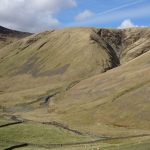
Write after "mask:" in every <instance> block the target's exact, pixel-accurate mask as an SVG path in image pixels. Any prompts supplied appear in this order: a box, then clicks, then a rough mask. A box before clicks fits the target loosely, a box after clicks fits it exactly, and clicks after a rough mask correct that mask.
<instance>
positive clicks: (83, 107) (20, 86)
mask: <svg viewBox="0 0 150 150" xmlns="http://www.w3.org/2000/svg"><path fill="white" fill-rule="evenodd" d="M149 31H150V28H131V29H123V30H117V29H98V28H68V29H61V30H51V31H46V32H43V33H39V34H33V35H30V36H27V37H25V38H22V39H20V40H17V41H16V40H15V41H14V42H12V43H10V44H8V45H7V46H4V47H1V48H0V114H1V116H6V115H10V116H11V115H13V116H19V117H20V118H22V119H26V120H30V121H32V122H30V123H29V124H28V123H27V124H26V123H25V124H23V125H22V124H19V125H14V126H11V127H9V128H8V127H7V128H6V129H5V130H1V133H2V134H3V135H4V136H3V137H2V140H4V141H7V140H9V139H10V138H12V137H15V136H16V137H15V139H16V140H17V141H20V140H21V142H28V141H26V140H28V135H26V131H27V129H30V127H31V126H32V127H31V130H30V131H29V132H31V131H34V130H35V133H36V132H37V131H39V130H40V131H41V133H38V135H37V133H36V134H35V135H34V134H33V136H31V137H30V141H31V142H32V140H33V143H34V140H35V138H34V137H35V136H36V137H37V136H38V137H40V136H41V137H43V139H46V138H47V137H51V135H52V136H53V134H51V135H50V134H48V133H49V132H51V129H49V127H47V126H45V125H44V126H43V125H41V123H43V122H53V121H56V122H58V123H60V124H62V125H64V126H67V127H68V128H70V129H75V130H77V131H81V132H82V133H84V134H86V135H88V136H89V137H88V138H91V136H92V137H93V136H96V137H97V136H98V137H101V136H107V137H112V138H114V137H125V136H126V137H130V136H135V135H145V134H146V135H149V134H150V120H149V117H150V103H149V101H150V99H149V97H150V94H149V93H150V89H149V87H150V77H149V74H150V61H149V60H150V59H149V58H150V51H149V50H150V42H149V40H150V32H149ZM1 122H2V123H3V122H4V123H5V120H4V119H2V121H1ZM1 122H0V124H1ZM36 128H37V130H36ZM40 128H41V129H40ZM47 128H48V129H47ZM16 130H19V132H18V133H17V134H19V133H22V137H21V136H19V135H16V132H14V131H16ZM56 130H59V129H58V128H57V127H56ZM23 131H25V132H23ZM43 132H44V133H47V134H46V135H43ZM58 132H59V133H58V135H59V137H58V138H56V139H57V140H60V141H56V143H57V142H59V143H63V142H64V141H65V142H67V141H69V140H70V141H74V139H75V140H77V141H80V140H82V138H83V141H84V140H86V137H78V136H75V137H72V135H70V133H65V135H64V132H63V133H62V132H60V131H58ZM9 133H11V134H10V135H9ZM52 133H54V132H52ZM56 133H57V132H56ZM24 134H25V135H26V137H25V136H24ZM39 134H40V135H39ZM66 134H67V135H66ZM8 135H9V136H8ZM10 136H12V137H10ZM45 136H46V137H45ZM63 136H64V138H63ZM52 139H53V137H52ZM142 139H143V138H142ZM143 140H144V142H143V143H141V147H143V145H144V146H145V148H147V145H149V142H147V141H146V142H145V138H144V139H143ZM44 141H45V140H44ZM48 142H51V141H49V140H48ZM52 142H54V141H52ZM122 142H123V143H124V140H123V141H122ZM133 143H134V142H133ZM44 144H45V143H44ZM100 145H101V144H100ZM102 145H103V146H104V149H105V143H103V144H102ZM106 145H107V144H106ZM30 146H31V145H30ZM31 147H32V146H31ZM139 147H140V146H139ZM28 148H29V147H28ZM28 148H27V149H28ZM81 148H83V147H82V146H81V147H80V146H79V147H78V148H77V147H74V146H72V149H81ZM88 148H89V147H88ZM115 148H116V145H113V144H110V148H109V145H107V148H106V149H108V150H109V149H115ZM125 148H126V149H129V150H130V149H132V148H133V149H134V148H137V146H136V142H135V145H134V144H133V145H132V144H130V143H129V144H128V143H127V145H122V146H121V149H125ZM24 149H26V148H24ZM43 149H46V148H43ZM62 149H64V147H63V148H62ZM89 149H90V148H89Z"/></svg>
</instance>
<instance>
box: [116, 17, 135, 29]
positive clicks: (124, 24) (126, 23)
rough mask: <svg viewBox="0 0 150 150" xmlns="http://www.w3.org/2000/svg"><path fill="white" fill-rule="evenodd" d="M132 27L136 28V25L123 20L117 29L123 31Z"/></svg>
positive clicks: (128, 20)
mask: <svg viewBox="0 0 150 150" xmlns="http://www.w3.org/2000/svg"><path fill="white" fill-rule="evenodd" d="M133 27H138V25H135V24H134V23H133V22H132V21H131V20H130V19H125V20H123V22H122V23H121V25H120V26H119V27H118V28H119V29H125V28H133Z"/></svg>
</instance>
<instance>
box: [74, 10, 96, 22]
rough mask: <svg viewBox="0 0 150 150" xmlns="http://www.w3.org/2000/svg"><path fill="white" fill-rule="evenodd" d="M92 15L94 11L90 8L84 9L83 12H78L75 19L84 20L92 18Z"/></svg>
mask: <svg viewBox="0 0 150 150" xmlns="http://www.w3.org/2000/svg"><path fill="white" fill-rule="evenodd" d="M92 16H94V13H93V12H91V11H90V10H84V11H83V12H81V13H80V14H78V15H77V16H76V17H75V20H76V21H83V20H86V19H89V18H91V17H92Z"/></svg>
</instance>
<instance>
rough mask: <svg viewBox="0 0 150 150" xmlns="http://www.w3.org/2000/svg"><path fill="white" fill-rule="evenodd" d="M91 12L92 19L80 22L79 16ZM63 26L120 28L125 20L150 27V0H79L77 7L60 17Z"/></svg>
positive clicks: (88, 18)
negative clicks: (87, 11)
mask: <svg viewBox="0 0 150 150" xmlns="http://www.w3.org/2000/svg"><path fill="white" fill-rule="evenodd" d="M85 10H89V11H91V12H92V13H93V15H92V16H91V17H87V18H86V17H85V19H84V20H82V21H80V22H78V21H75V20H74V18H75V17H76V15H77V14H80V13H82V12H84V11H85ZM58 18H59V19H60V20H61V22H62V26H96V27H113V28H116V27H119V26H120V25H121V23H122V22H123V21H124V20H130V21H131V22H132V23H133V24H134V25H135V26H150V0H77V7H74V8H72V9H69V10H64V11H62V13H61V14H59V15H58Z"/></svg>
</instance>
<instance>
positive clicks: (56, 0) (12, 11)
mask: <svg viewBox="0 0 150 150" xmlns="http://www.w3.org/2000/svg"><path fill="white" fill-rule="evenodd" d="M75 6H76V0H0V25H2V26H5V27H8V28H13V29H17V30H23V31H30V32H35V31H38V32H39V31H43V30H47V29H49V28H55V27H58V25H59V20H58V19H57V18H56V17H55V16H56V14H57V13H58V12H59V11H60V10H62V9H64V8H71V7H75Z"/></svg>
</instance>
